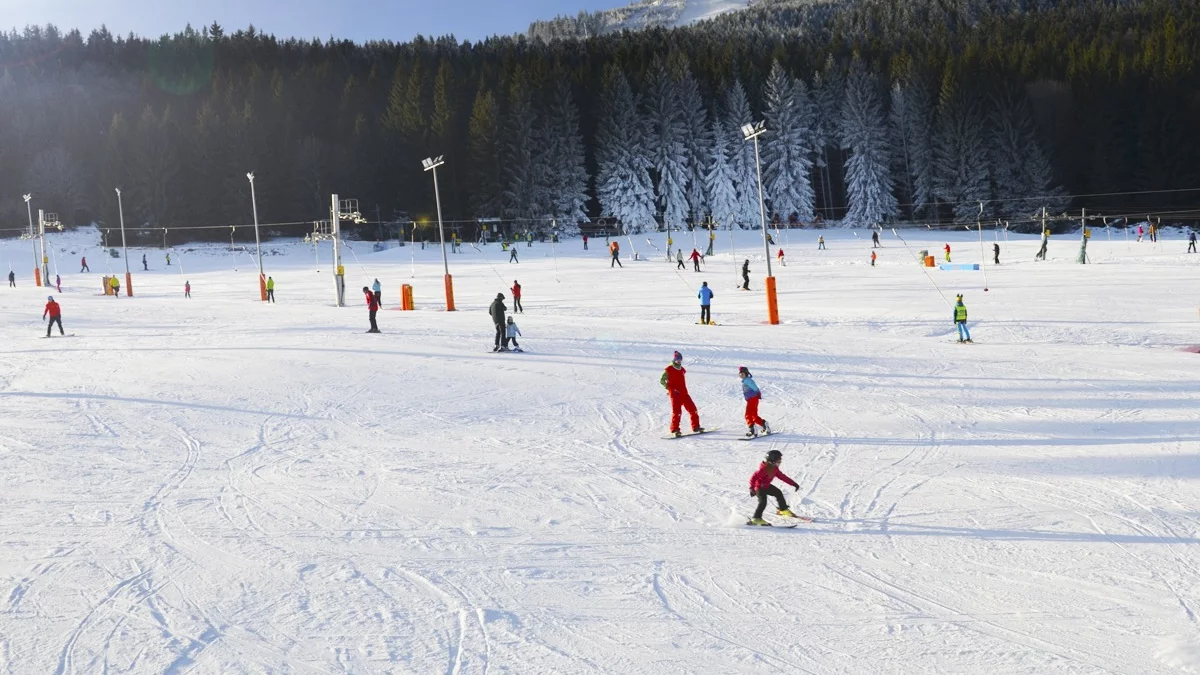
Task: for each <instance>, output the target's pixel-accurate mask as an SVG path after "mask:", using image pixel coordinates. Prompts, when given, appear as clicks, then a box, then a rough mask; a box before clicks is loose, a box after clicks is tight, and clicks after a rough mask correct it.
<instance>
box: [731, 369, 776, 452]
mask: <svg viewBox="0 0 1200 675" xmlns="http://www.w3.org/2000/svg"><path fill="white" fill-rule="evenodd" d="M738 377H739V378H740V379H741V380H742V397H743V398H745V399H746V426H747V427H748V430H747V431H746V437H747V438H754V437H755V436H757V435H758V432H757V431H755V429H754V425H756V424H757V425H758V426H760V427H762V432H763V435H769V434H770V433H771V427H770V426H769V425H768V424H767V421H766V420H764V419H763V418H761V417H759V416H758V404H759V402H760V401H762V390H761V389H759V388H758V384H757V383H755V382H754V377H753V376H752V375H751V374H750V369H749V368H747V367H746V366H739V367H738Z"/></svg>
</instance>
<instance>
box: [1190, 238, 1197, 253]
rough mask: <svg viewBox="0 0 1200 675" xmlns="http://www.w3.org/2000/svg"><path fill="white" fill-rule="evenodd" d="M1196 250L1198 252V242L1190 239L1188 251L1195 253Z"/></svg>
mask: <svg viewBox="0 0 1200 675" xmlns="http://www.w3.org/2000/svg"><path fill="white" fill-rule="evenodd" d="M1195 252H1196V242H1194V241H1189V242H1188V253H1195Z"/></svg>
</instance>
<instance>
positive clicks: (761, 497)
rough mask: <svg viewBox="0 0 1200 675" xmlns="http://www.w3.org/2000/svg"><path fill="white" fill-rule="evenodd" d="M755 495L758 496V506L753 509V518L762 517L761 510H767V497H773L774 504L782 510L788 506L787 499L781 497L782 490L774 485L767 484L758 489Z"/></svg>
mask: <svg viewBox="0 0 1200 675" xmlns="http://www.w3.org/2000/svg"><path fill="white" fill-rule="evenodd" d="M755 496H756V497H758V508H757V509H755V510H754V517H755V518H762V515H763V511H766V510H767V497H774V498H775V504H776V506H778V507H779V510H780V511H782V510H784V509H786V508H787V507H788V505H787V500H786V499H784V498H783V491H782V490H780V489H779V488H777V487H775V486H774V485H768V486H767V487H765V488H762V489H760V490H759V491H758V492H757V493H755Z"/></svg>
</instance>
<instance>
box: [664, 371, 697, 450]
mask: <svg viewBox="0 0 1200 675" xmlns="http://www.w3.org/2000/svg"><path fill="white" fill-rule="evenodd" d="M686 375H687V370H685V369H684V367H683V355H682V354H680V353H679V352H675V356H674V358H672V359H671V365H669V366H667V368H666V370H664V371H663V374H662V377H661V378H660V379H659V381H658V382H659V384H661V385H662V386H663V388H664V389H666V390H667V394H668V395H670V397H671V433H672V434H675V436H677V437H678V436H682V435H683V434H682V433H680V431H679V418H680V408H686V409H687V411H688V415H689V416H691V418H692V432H693V433H697V434H698V433H701V432H703V431H704V427H702V426H700V413H698V412H696V404H695V403H693V402H692V397H691V396H690V395H689V394H688V390H687V379H686V378H685V376H686Z"/></svg>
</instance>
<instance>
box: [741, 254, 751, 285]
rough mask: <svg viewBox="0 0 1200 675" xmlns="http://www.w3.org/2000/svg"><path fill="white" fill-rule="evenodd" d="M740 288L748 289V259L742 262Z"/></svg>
mask: <svg viewBox="0 0 1200 675" xmlns="http://www.w3.org/2000/svg"><path fill="white" fill-rule="evenodd" d="M742 290H743V291H748V290H750V260H749V259H747V260H746V262H744V263H742Z"/></svg>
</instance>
